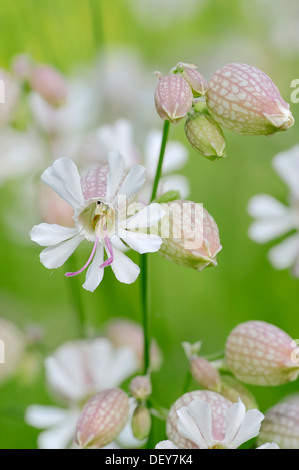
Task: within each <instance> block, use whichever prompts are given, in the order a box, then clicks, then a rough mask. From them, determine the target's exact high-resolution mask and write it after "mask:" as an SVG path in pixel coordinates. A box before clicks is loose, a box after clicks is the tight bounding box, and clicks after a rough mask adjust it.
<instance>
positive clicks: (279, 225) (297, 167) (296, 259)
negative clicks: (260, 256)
mask: <svg viewBox="0 0 299 470" xmlns="http://www.w3.org/2000/svg"><path fill="white" fill-rule="evenodd" d="M273 166H274V169H275V170H276V172H277V173H278V175H279V176H280V177H281V178H282V179H283V180H284V182H285V183H286V184H287V185H288V187H289V206H285V205H284V204H282V203H281V202H279V201H278V200H277V199H275V198H273V197H272V196H270V195H267V194H260V195H257V196H254V197H253V198H252V199H251V200H250V201H249V206H248V212H249V214H250V215H251V216H252V217H254V218H255V219H256V220H255V221H254V222H253V224H252V225H251V227H250V229H249V236H250V238H251V239H252V240H254V241H256V242H257V243H266V242H268V241H271V240H274V239H275V238H277V237H280V236H282V235H285V234H288V233H289V232H293V233H291V234H290V235H289V236H288V237H287V238H286V239H284V240H283V241H282V242H281V243H279V244H278V245H277V246H275V247H274V248H272V249H271V250H270V251H269V260H270V262H271V264H272V265H273V266H274V267H275V268H276V269H286V268H292V271H293V274H294V275H295V276H296V277H299V184H298V181H299V145H296V146H295V147H293V148H291V149H290V150H288V151H285V152H282V153H279V154H278V155H276V157H274V160H273Z"/></svg>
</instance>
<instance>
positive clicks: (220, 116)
mask: <svg viewBox="0 0 299 470" xmlns="http://www.w3.org/2000/svg"><path fill="white" fill-rule="evenodd" d="M206 96H207V106H208V108H209V111H210V114H211V116H212V117H213V118H214V119H215V121H217V122H219V124H221V125H222V126H224V127H227V128H228V129H231V130H232V131H234V132H236V133H238V134H244V135H270V134H273V133H274V132H276V131H283V130H287V129H288V128H289V127H291V126H292V125H293V124H294V118H293V116H292V113H291V111H290V110H289V104H288V103H286V102H285V101H284V100H283V99H282V97H281V95H280V93H279V90H278V88H277V87H276V85H274V83H273V82H272V80H271V79H270V77H268V75H266V74H265V73H264V72H262V71H261V70H259V69H258V68H256V67H251V66H250V65H246V64H238V63H234V64H228V65H225V66H224V67H222V68H221V69H219V70H217V72H216V73H215V74H214V75H213V77H212V78H211V80H210V83H209V89H208V92H207V94H206Z"/></svg>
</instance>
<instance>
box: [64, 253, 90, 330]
mask: <svg viewBox="0 0 299 470" xmlns="http://www.w3.org/2000/svg"><path fill="white" fill-rule="evenodd" d="M67 262H68V265H69V268H70V271H73V270H74V268H75V260H74V254H73V255H72V256H71V257H70V258H69V259H68V261H67ZM67 282H68V284H69V285H70V294H71V299H72V302H73V306H74V308H75V311H76V314H77V323H78V333H79V337H80V338H85V337H86V325H85V315H84V308H83V303H82V298H81V295H80V289H81V286H80V285H79V282H78V278H77V277H76V276H75V277H72V278H69V279H68V281H67Z"/></svg>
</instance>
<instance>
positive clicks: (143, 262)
mask: <svg viewBox="0 0 299 470" xmlns="http://www.w3.org/2000/svg"><path fill="white" fill-rule="evenodd" d="M169 127H170V121H164V127H163V135H162V142H161V149H160V155H159V161H158V166H157V170H156V176H155V180H154V184H153V190H152V196H151V202H152V201H153V200H154V199H155V198H156V195H157V189H158V185H159V181H160V178H161V173H162V165H163V159H164V154H165V148H166V143H167V138H168V133H169ZM140 270H141V274H140V298H141V312H142V324H143V338H144V344H143V347H144V350H143V361H144V366H143V370H144V374H147V373H148V371H149V369H150V342H151V335H150V318H149V317H150V308H149V294H148V258H147V254H143V255H140Z"/></svg>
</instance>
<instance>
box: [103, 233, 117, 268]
mask: <svg viewBox="0 0 299 470" xmlns="http://www.w3.org/2000/svg"><path fill="white" fill-rule="evenodd" d="M104 230H105V229H104ZM104 233H105V237H104V240H105V244H106V247H107V250H108V251H109V255H110V256H109V258H108V259H106V261H104V263H102V264H101V266H100V268H106V267H107V266H110V264H112V263H113V261H114V253H113V248H112V245H111V242H110V238H109V237H108V234H107V231H106V230H105V231H104Z"/></svg>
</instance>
